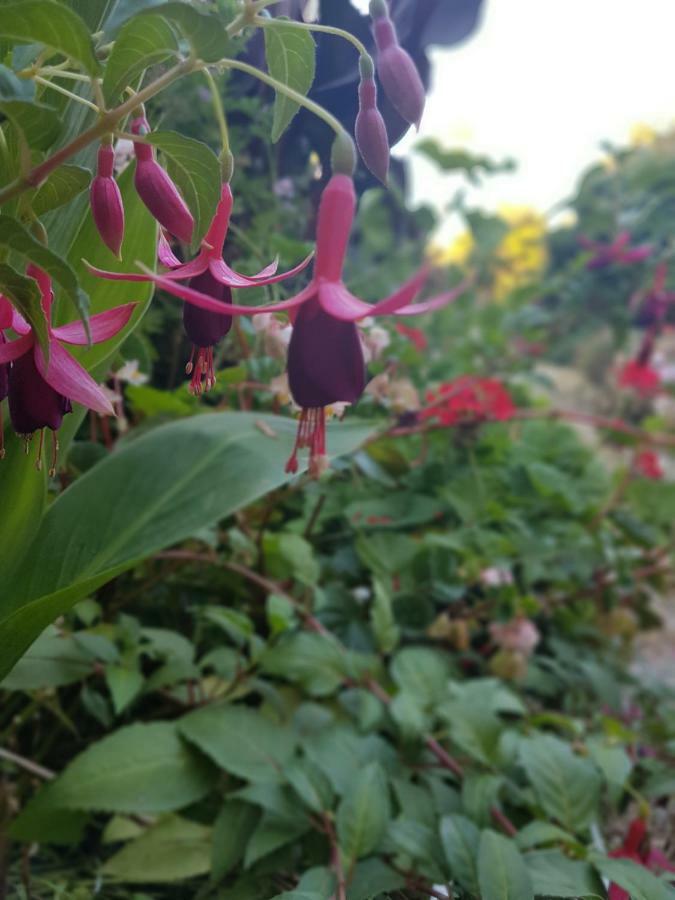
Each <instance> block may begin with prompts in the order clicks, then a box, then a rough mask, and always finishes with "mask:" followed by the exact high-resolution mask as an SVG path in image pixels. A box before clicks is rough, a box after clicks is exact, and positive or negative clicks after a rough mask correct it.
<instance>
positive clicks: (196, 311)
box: [87, 184, 312, 393]
mask: <svg viewBox="0 0 675 900" xmlns="http://www.w3.org/2000/svg"><path fill="white" fill-rule="evenodd" d="M232 204H233V197H232V190H231V188H230V185H229V184H223V186H222V188H221V194H220V201H219V203H218V207H217V209H216V214H215V216H214V217H213V221H212V223H211V225H210V227H209V230H208V231H207V233H206V237H205V238H204V240H203V241H202V245H201V248H200V250H199V253H198V254H197V256H196V257H195V258H194V259H193V260H191V261H190V262H187V263H181V261H180V260H179V259H178V258H177V257H176V256H175V255H174V253H173V252H172V250H171V247H170V246H169V243H168V241H167V240H166V238H165V237H164V235H163V234H161V233H160V237H159V246H158V250H157V255H158V257H159V261H160V262H161V263H162V265H164V266H166V267H167V268H168V269H171V270H172V271H169V272H166V273H165V274H164V275H163V279H164V282H165V283H163V284H162V287H163V288H164V289H165V290H166V291H167V292H168V293H170V294H175V295H176V296H178V297H183V295H182V293H180V291H179V285H178V284H177V282H178V281H181V280H185V279H189V287H190V288H191V289H192V291H193V292H194V293H197V294H199V296H205V297H207V298H208V299H209V300H210V301H211V303H212V304H214V303H216V304H218V306H214V305H211V306H209V307H204V306H200V305H199V304H198V303H194V302H190V303H186V304H185V306H184V308H183V325H184V327H185V332H186V334H187V336H188V337H189V339H190V340H191V341H192V344H193V351H192V358H191V360H190V362H189V363H188V365H187V367H186V371H187V373H188V375H189V374H191V373H193V378H192V381H191V384H190V388H191V390H192V391H193V392H194V393H199V392H200V391H201V389H202V378H204V388H205V389H206V390H208V389H209V388H210V387H212V386H213V385H214V384H215V380H216V379H215V373H214V368H213V348H214V346H215V345H216V344H217V343H218V341H220V340H221V339H222V338H223V337H225V335H226V334H227V333H228V331H229V330H230V328H231V327H232V309H233V307H232V291H231V288H249V287H262V286H264V285H268V284H275V283H276V282H278V281H283V280H284V279H285V278H290V277H291V276H292V275H297V274H298V272H301V271H302V270H303V269H304V268H306V266H307V265H309V262H310V260H311V259H312V254H310V255H309V256H308V257H307V258H306V259H304V260H303V261H302V262H301V263H299V264H298V265H297V266H295V268H293V269H290V270H289V271H288V272H283V273H280V274H276V269H277V263H276V262H273V263H270V265H268V266H265V268H264V269H262V270H261V271H260V272H258V273H257V275H250V276H249V275H241V274H240V273H239V272H235V271H234V269H232V268H230V266H228V264H227V263H226V262H225V260H224V259H223V246H224V244H225V238H226V237H227V230H228V228H229V224H230V215H231V213H232ZM87 267H88V269H89V271H90V272H92V273H93V274H94V275H98V276H99V277H100V278H109V279H111V280H113V281H151V280H153V278H154V276H153V275H152V273H149V274H145V273H142V272H106V271H104V270H103V269H97V268H95V267H94V266H90V265H89V264H88V263H87ZM183 299H185V298H183ZM244 308H245V309H246V310H247V311H249V312H251V311H252V310H251V309H250V308H249V307H244ZM195 354H196V362H195V361H194V358H195Z"/></svg>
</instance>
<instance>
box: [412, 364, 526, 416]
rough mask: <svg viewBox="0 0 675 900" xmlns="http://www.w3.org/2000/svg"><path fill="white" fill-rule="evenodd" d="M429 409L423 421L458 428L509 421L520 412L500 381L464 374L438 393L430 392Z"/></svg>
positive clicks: (424, 411) (443, 386) (422, 413)
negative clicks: (479, 423) (459, 425)
mask: <svg viewBox="0 0 675 900" xmlns="http://www.w3.org/2000/svg"><path fill="white" fill-rule="evenodd" d="M427 402H428V403H429V404H430V406H429V407H427V408H426V409H423V410H422V411H421V412H420V414H419V417H420V418H421V419H433V418H436V419H438V421H439V422H440V423H441V425H449V426H451V425H458V424H467V423H471V424H473V423H477V422H485V421H502V422H503V421H507V420H508V419H512V418H513V416H514V415H515V412H516V407H515V406H514V403H513V400H512V399H511V395H510V394H509V392H508V391H507V389H506V388H505V387H504V385H503V384H502V383H501V381H497V379H496V378H476V377H475V376H473V375H462V376H460V377H459V378H455V379H454V380H453V381H447V382H445V384H442V385H441V386H440V388H439V389H438V391H437V392H434V391H429V392H428V393H427Z"/></svg>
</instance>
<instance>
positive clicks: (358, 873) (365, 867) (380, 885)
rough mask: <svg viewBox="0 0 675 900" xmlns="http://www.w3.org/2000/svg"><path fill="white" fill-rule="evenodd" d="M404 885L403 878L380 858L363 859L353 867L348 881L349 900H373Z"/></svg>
mask: <svg viewBox="0 0 675 900" xmlns="http://www.w3.org/2000/svg"><path fill="white" fill-rule="evenodd" d="M403 887H405V878H403V876H402V875H399V873H398V872H395V871H394V870H393V869H390V868H389V866H388V865H386V864H385V863H384V862H383V861H382V860H381V859H378V858H377V857H373V858H372V859H364V860H362V861H361V862H360V863H357V865H356V866H355V868H354V875H353V876H352V880H351V881H350V883H349V900H374V898H375V897H380V896H381V895H385V896H386V895H388V894H389V892H391V893H394V892H395V891H398V890H399V889H401V888H403Z"/></svg>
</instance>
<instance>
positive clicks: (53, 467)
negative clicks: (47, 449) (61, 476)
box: [49, 431, 59, 478]
mask: <svg viewBox="0 0 675 900" xmlns="http://www.w3.org/2000/svg"><path fill="white" fill-rule="evenodd" d="M58 456H59V439H58V437H57V436H56V432H55V431H52V461H51V465H50V466H49V477H50V478H53V477H54V476H55V475H56V464H57V462H58Z"/></svg>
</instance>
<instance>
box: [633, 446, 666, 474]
mask: <svg viewBox="0 0 675 900" xmlns="http://www.w3.org/2000/svg"><path fill="white" fill-rule="evenodd" d="M633 469H634V470H635V472H636V473H637V474H638V475H641V476H642V477H643V478H650V479H652V480H654V481H660V480H661V479H662V478H663V475H664V472H663V466H662V465H661V460H660V459H659V456H658V454H657V453H654V451H653V450H641V451H640V452H639V453H638V454H637V456H636V457H635V459H634V460H633Z"/></svg>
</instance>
